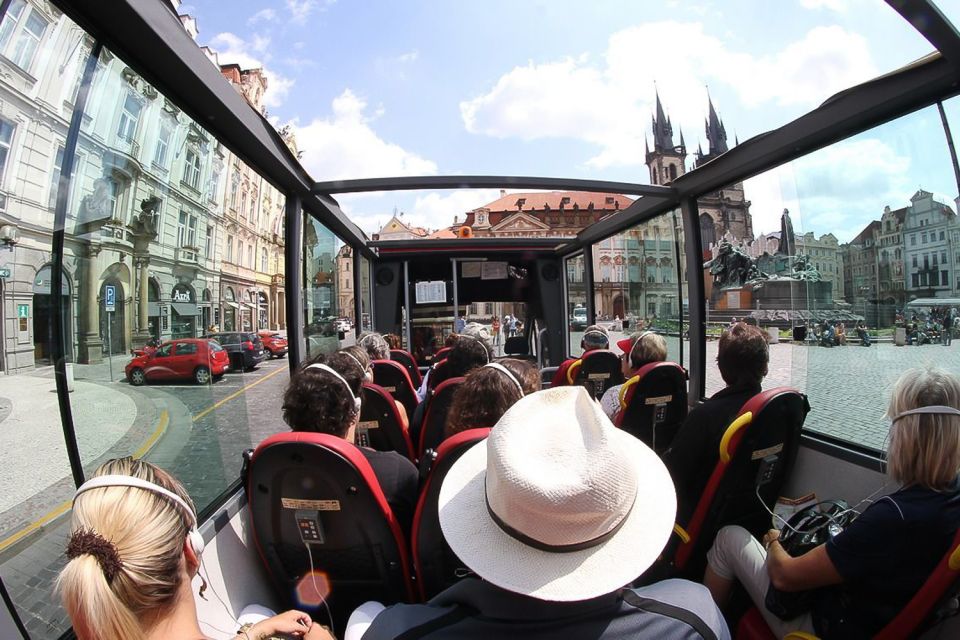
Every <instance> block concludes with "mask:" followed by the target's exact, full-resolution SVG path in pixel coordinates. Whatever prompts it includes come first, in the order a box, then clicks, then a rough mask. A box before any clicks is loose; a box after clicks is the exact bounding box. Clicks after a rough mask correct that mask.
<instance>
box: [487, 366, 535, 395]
mask: <svg viewBox="0 0 960 640" xmlns="http://www.w3.org/2000/svg"><path fill="white" fill-rule="evenodd" d="M483 366H484V368H486V367H490V368H491V369H496V370H497V371H500V372H502V373H505V374H507V377H508V378H510V380H511V381H512V382H513V384H515V385H517V391H519V392H520V397H521V398H522V397H523V396H525V395H526V394H525V393H524V392H523V385H522V384H520V381H519V380H517V376H515V375H513V374H512V373H510V370H509V369H507V368H506V367H505V366H503V365H502V364H500V363H499V362H488V363H487V364H485V365H483Z"/></svg>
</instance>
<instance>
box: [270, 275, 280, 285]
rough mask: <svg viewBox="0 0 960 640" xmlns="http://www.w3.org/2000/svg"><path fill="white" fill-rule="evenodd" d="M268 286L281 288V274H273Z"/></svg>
mask: <svg viewBox="0 0 960 640" xmlns="http://www.w3.org/2000/svg"><path fill="white" fill-rule="evenodd" d="M270 284H271V285H272V286H275V287H282V286H283V274H282V273H275V274H273V276H271V277H270Z"/></svg>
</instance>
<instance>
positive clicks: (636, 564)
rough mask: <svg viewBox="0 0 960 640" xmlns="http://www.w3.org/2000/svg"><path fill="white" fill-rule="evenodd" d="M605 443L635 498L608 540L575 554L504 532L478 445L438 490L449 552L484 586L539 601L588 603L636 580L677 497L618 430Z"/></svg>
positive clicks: (644, 450)
mask: <svg viewBox="0 0 960 640" xmlns="http://www.w3.org/2000/svg"><path fill="white" fill-rule="evenodd" d="M611 438H613V439H614V442H615V443H616V446H618V447H619V448H620V450H622V451H623V452H624V453H625V457H626V458H627V459H628V460H630V461H632V462H633V463H634V465H635V467H636V474H637V479H638V482H637V486H638V492H637V497H636V501H635V502H634V505H633V508H632V509H631V510H630V513H629V514H628V515H627V516H626V518H625V520H624V523H623V525H622V526H621V527H620V529H619V530H618V531H617V532H616V533H615V534H614V535H613V536H612V537H611V538H610V539H608V540H606V541H605V542H603V543H601V544H599V545H597V546H595V547H591V548H589V549H584V550H582V551H573V552H565V553H555V552H549V551H541V550H539V549H535V548H533V547H530V546H528V545H526V544H524V543H522V542H520V541H519V540H517V539H516V538H513V537H511V536H510V535H508V534H507V533H506V532H504V531H503V530H502V529H501V528H500V527H499V526H498V525H497V524H496V523H495V522H494V521H493V519H492V518H491V517H490V514H489V512H488V511H487V505H486V469H487V442H486V441H482V442H480V443H477V444H476V445H474V446H473V447H472V448H470V449H469V450H468V451H467V452H466V453H464V454H463V455H462V456H461V457H460V459H459V460H457V461H456V463H454V465H453V466H452V467H451V468H450V471H449V472H448V473H447V476H446V477H445V478H444V480H443V485H442V486H441V488H440V500H439V513H440V528H441V530H442V531H443V536H444V538H445V539H446V541H447V543H448V544H449V545H450V548H451V549H452V550H453V552H454V553H456V554H457V556H458V557H459V558H460V559H461V560H462V561H463V562H464V563H465V564H466V565H467V567H469V568H470V569H471V570H472V571H474V572H475V573H476V574H477V575H479V576H480V577H481V578H483V579H484V580H487V581H489V582H491V583H493V584H495V585H496V586H498V587H501V588H503V589H506V590H507V591H512V592H514V593H520V594H524V595H528V596H531V597H533V598H537V599H539V600H550V601H558V602H572V601H577V600H587V599H590V598H595V597H597V596H601V595H603V594H605V593H610V592H612V591H615V590H616V589H619V588H620V587H623V586H624V585H626V584H628V583H629V582H631V581H633V580H634V579H636V578H637V577H639V576H640V575H641V574H642V573H643V572H644V571H646V569H647V568H649V567H650V566H651V565H652V564H653V563H654V561H655V560H656V559H657V556H658V555H659V554H660V552H661V551H662V550H663V548H664V546H665V545H666V543H667V540H668V539H669V538H670V533H671V531H672V530H673V524H674V518H675V517H676V507H677V498H676V490H675V489H674V486H673V480H672V479H671V478H670V474H669V472H668V471H667V468H666V467H665V466H664V465H663V462H661V461H660V458H659V457H657V455H656V454H655V453H654V452H653V451H652V450H651V449H650V448H649V447H647V446H646V445H645V444H643V443H642V442H640V440H638V439H636V438H635V437H633V436H631V435H630V434H628V433H626V432H623V431H621V430H619V429H616V430H615V431H613V433H612V434H611Z"/></svg>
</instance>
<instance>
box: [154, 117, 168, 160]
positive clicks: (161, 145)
mask: <svg viewBox="0 0 960 640" xmlns="http://www.w3.org/2000/svg"><path fill="white" fill-rule="evenodd" d="M169 147H170V127H167V126H164V125H161V126H160V131H159V132H158V133H157V148H156V149H154V150H153V164H155V165H157V166H158V167H163V168H164V169H165V168H166V167H167V149H168V148H169Z"/></svg>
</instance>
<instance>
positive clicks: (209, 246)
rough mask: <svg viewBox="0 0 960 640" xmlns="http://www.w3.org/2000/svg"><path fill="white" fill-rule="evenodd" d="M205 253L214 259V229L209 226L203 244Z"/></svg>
mask: <svg viewBox="0 0 960 640" xmlns="http://www.w3.org/2000/svg"><path fill="white" fill-rule="evenodd" d="M203 250H204V253H205V254H206V256H207V257H208V258H212V257H213V227H211V226H210V225H207V237H206V240H204V243H203Z"/></svg>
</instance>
